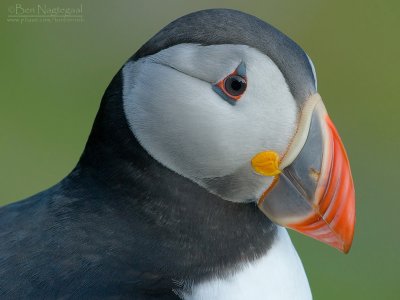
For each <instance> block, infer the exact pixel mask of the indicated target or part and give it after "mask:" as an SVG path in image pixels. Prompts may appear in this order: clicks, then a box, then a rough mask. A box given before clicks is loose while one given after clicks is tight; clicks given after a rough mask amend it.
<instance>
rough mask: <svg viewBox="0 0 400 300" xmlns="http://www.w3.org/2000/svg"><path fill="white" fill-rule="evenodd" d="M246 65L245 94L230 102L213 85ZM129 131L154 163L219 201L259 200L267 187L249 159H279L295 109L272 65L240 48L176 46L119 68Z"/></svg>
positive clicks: (293, 123) (260, 55) (253, 51)
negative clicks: (266, 155)
mask: <svg viewBox="0 0 400 300" xmlns="http://www.w3.org/2000/svg"><path fill="white" fill-rule="evenodd" d="M241 63H243V64H244V65H245V68H246V77H247V89H246V91H245V92H244V94H243V95H242V97H241V99H240V100H239V101H238V102H237V103H236V104H235V105H232V104H231V103H229V102H227V101H226V100H224V99H223V98H222V97H221V96H220V95H219V94H217V93H216V92H215V91H214V90H213V88H212V85H213V84H215V83H217V82H218V81H220V80H221V79H223V78H225V77H226V76H227V75H229V74H231V73H232V72H233V71H234V70H235V69H236V68H237V67H238V66H239V65H240V64H241ZM123 101H124V110H125V114H126V118H127V120H128V123H129V126H130V128H131V130H132V132H133V134H134V135H135V137H136V138H137V139H138V141H139V143H140V144H141V145H142V146H143V148H144V149H145V150H146V151H147V152H148V153H149V154H150V155H151V156H152V157H153V158H154V159H156V160H157V161H158V162H160V163H161V164H163V165H164V166H166V167H168V168H169V169H171V170H173V171H175V172H176V173H178V174H180V175H182V176H184V177H186V178H189V179H190V180H192V181H194V182H196V183H198V184H199V185H201V186H203V187H205V188H206V189H208V190H209V191H210V192H212V193H214V194H217V195H219V196H221V197H222V198H224V199H226V200H229V201H235V202H245V201H254V200H257V199H258V198H259V197H260V196H261V194H262V193H263V191H265V190H266V189H267V188H268V186H269V185H270V184H271V182H272V179H273V178H270V177H264V176H260V175H258V174H256V173H255V172H254V171H253V170H252V168H251V164H250V162H251V159H252V157H253V156H254V155H255V154H257V153H259V152H261V151H266V150H273V151H275V152H277V153H279V154H280V155H283V154H284V153H285V151H286V149H287V148H288V145H289V143H290V141H291V139H292V137H293V136H294V134H295V132H296V128H297V118H298V113H299V107H298V105H297V104H296V101H295V99H294V98H293V95H292V94H291V92H290V89H289V87H288V85H287V83H286V81H285V78H284V76H283V75H282V73H281V72H280V70H279V69H278V67H277V66H276V65H275V64H274V62H273V61H272V60H271V59H270V58H269V57H268V56H266V55H265V54H263V53H261V52H260V51H258V50H256V49H254V48H251V47H249V46H245V45H225V44H223V45H211V46H201V45H196V44H179V45H176V46H173V47H170V48H167V49H165V50H162V51H160V52H158V53H156V54H154V55H150V56H147V57H144V58H141V59H139V60H137V61H129V62H128V63H127V64H125V66H124V68H123Z"/></svg>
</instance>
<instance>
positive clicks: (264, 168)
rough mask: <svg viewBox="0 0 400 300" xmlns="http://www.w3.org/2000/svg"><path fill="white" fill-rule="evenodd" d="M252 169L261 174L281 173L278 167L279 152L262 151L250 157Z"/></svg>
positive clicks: (272, 174)
mask: <svg viewBox="0 0 400 300" xmlns="http://www.w3.org/2000/svg"><path fill="white" fill-rule="evenodd" d="M251 166H252V167H253V169H254V171H256V172H257V173H258V174H260V175H263V176H276V175H278V174H280V173H281V170H280V169H279V154H278V153H276V152H275V151H263V152H260V153H258V154H256V155H255V156H254V157H253V158H252V159H251Z"/></svg>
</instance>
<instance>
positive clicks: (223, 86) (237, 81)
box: [213, 62, 247, 104]
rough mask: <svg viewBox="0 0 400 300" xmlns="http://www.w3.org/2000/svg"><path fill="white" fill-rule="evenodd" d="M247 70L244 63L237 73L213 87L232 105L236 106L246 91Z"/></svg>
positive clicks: (237, 69)
mask: <svg viewBox="0 0 400 300" xmlns="http://www.w3.org/2000/svg"><path fill="white" fill-rule="evenodd" d="M246 88H247V78H246V68H245V65H244V63H243V62H242V63H241V64H240V65H239V66H238V67H237V68H236V70H235V71H233V72H232V73H231V74H229V75H228V76H226V77H225V78H224V79H222V80H220V81H218V82H217V83H216V84H214V85H213V89H214V91H215V92H217V94H219V95H220V96H221V97H222V98H223V99H225V100H227V101H228V102H229V103H230V104H236V102H237V101H239V100H240V97H241V96H242V95H243V93H244V92H245V91H246Z"/></svg>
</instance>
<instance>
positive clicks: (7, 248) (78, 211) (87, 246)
mask: <svg viewBox="0 0 400 300" xmlns="http://www.w3.org/2000/svg"><path fill="white" fill-rule="evenodd" d="M121 93H122V88H121V72H119V73H118V74H117V75H116V76H115V78H114V79H113V81H112V83H111V84H110V86H109V87H108V89H107V91H106V93H105V95H104V97H103V100H102V103H101V107H100V110H99V113H98V115H97V117H96V120H95V123H94V126H93V129H92V132H91V135H90V137H89V140H88V142H87V145H86V148H85V151H84V153H83V155H82V157H81V159H80V161H79V163H78V165H77V166H76V168H75V169H74V170H73V171H72V172H71V174H70V175H68V176H67V177H66V178H65V179H64V180H62V181H61V182H60V183H59V184H57V185H56V186H54V187H52V188H50V189H48V190H46V191H44V192H41V193H39V194H37V195H35V196H33V197H30V198H28V199H26V200H23V201H21V202H17V203H14V204H11V205H8V206H6V207H3V208H2V209H1V210H0V241H1V243H0V296H1V298H4V297H5V298H30V299H32V298H44V297H60V298H61V297H66V298H69V297H71V298H97V297H101V298H131V299H152V298H157V299H175V298H177V296H176V294H175V293H174V292H173V289H179V288H181V284H182V282H183V281H186V282H197V281H199V280H201V279H204V278H206V277H210V276H214V275H217V274H220V275H223V274H226V273H229V272H230V271H231V270H232V269H233V267H234V266H235V265H237V264H239V263H241V262H244V261H248V260H249V261H251V260H253V259H254V258H256V257H258V256H260V255H262V254H264V253H265V252H266V251H267V249H268V248H269V247H270V245H271V243H272V241H273V236H274V231H275V226H274V225H273V224H272V223H271V222H270V221H269V220H268V219H267V218H265V216H264V215H263V214H262V212H261V211H259V209H258V208H257V207H256V206H255V205H254V203H251V204H238V203H231V202H228V201H224V200H222V199H220V198H218V197H217V196H214V195H212V194H210V193H209V192H208V191H206V190H205V189H203V188H201V187H199V186H198V185H197V184H195V183H193V182H191V181H190V180H188V179H186V178H183V177H181V176H179V175H177V174H175V173H174V172H172V171H170V170H169V169H167V168H165V167H163V166H162V165H161V164H159V163H158V162H157V161H155V160H154V159H153V158H151V157H150V156H149V155H148V154H147V152H146V151H145V150H144V149H143V148H142V147H141V146H140V145H139V144H138V142H137V140H136V139H135V137H134V135H133V134H132V132H131V131H130V129H129V127H128V125H127V122H126V120H125V116H124V113H123V108H122V99H121ZM255 228H256V230H255Z"/></svg>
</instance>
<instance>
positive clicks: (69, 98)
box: [0, 0, 400, 299]
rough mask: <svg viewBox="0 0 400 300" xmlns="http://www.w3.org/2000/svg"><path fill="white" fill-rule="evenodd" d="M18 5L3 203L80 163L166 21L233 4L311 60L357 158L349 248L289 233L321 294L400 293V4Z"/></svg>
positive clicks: (7, 36) (6, 113) (6, 111)
mask: <svg viewBox="0 0 400 300" xmlns="http://www.w3.org/2000/svg"><path fill="white" fill-rule="evenodd" d="M15 3H16V2H15V1H4V0H3V1H2V2H1V4H0V15H1V16H2V17H1V18H2V19H1V20H0V41H1V46H0V51H1V52H0V54H1V55H0V62H1V63H0V66H1V67H0V68H1V69H0V70H1V71H0V93H1V98H0V204H6V203H9V202H13V201H17V200H19V199H22V198H24V197H27V196H29V195H32V194H34V193H36V192H38V191H40V190H43V189H46V188H47V187H49V186H51V185H53V184H55V183H56V182H58V181H59V180H60V179H62V178H63V177H64V176H65V175H66V174H67V173H68V172H69V171H70V170H71V169H72V168H73V167H74V165H75V163H76V162H77V160H78V158H79V156H80V154H81V152H82V149H83V147H84V145H85V142H86V139H87V136H88V134H89V131H90V128H91V125H92V122H93V119H94V117H95V114H96V112H97V109H98V107H99V103H100V99H101V96H102V94H103V92H104V90H105V88H106V87H107V85H108V83H109V82H110V80H111V78H112V77H113V75H114V74H115V73H116V72H117V71H118V69H119V68H120V66H121V65H122V64H123V63H124V61H125V60H126V59H127V58H128V57H129V56H131V55H132V54H133V53H134V52H135V51H136V50H137V49H138V47H139V46H140V45H142V44H143V43H144V42H145V41H146V40H147V39H149V38H150V37H151V36H152V35H153V34H155V33H156V32H157V31H158V30H159V29H160V28H161V27H163V26H164V25H166V24H167V23H169V22H170V21H172V20H174V19H175V18H177V17H179V16H181V15H184V14H186V13H189V12H192V11H195V10H199V9H204V8H212V7H229V8H235V9H239V10H242V11H245V12H248V13H250V14H253V15H256V16H258V17H259V18H261V19H263V20H265V21H267V22H269V23H271V24H273V25H274V26H276V27H277V28H279V29H280V30H281V31H283V32H284V33H286V34H287V35H289V36H290V37H291V38H292V39H294V40H295V41H296V42H297V43H299V44H300V45H301V46H302V47H303V49H304V50H305V51H306V52H307V53H308V54H309V56H310V57H311V58H312V59H313V62H314V64H315V67H316V69H317V74H318V86H319V92H320V94H321V95H322V97H323V99H324V101H325V104H326V106H327V108H328V111H329V112H330V115H331V117H332V119H333V120H334V122H335V123H336V126H337V128H338V130H339V132H340V133H341V136H342V139H343V141H344V143H345V145H346V148H347V151H348V154H349V156H350V161H351V165H352V170H353V176H354V180H355V184H356V193H357V225H356V233H355V239H354V244H353V248H352V250H351V252H350V254H349V255H342V254H341V253H339V252H338V251H336V250H334V249H331V248H329V247H327V246H325V245H323V244H321V243H318V242H316V241H313V240H311V239H309V238H306V237H303V236H300V235H298V234H296V233H291V235H292V237H293V240H294V243H295V245H296V248H297V250H298V251H299V254H300V256H301V258H302V260H303V263H304V266H305V269H306V271H307V274H308V277H309V280H310V284H311V287H312V290H313V294H314V298H315V299H400V296H399V295H400V282H399V281H400V272H399V268H400V258H399V255H400V235H399V229H400V218H399V216H398V214H399V210H400V197H399V190H398V189H399V188H400V183H398V181H399V176H398V168H399V167H400V159H399V157H398V155H399V154H400V153H399V148H400V147H399V146H400V139H399V125H398V120H399V118H398V114H399V113H398V112H399V109H400V99H399V96H398V95H399V92H400V91H399V85H400V82H399V70H400V63H399V61H400V59H399V57H400V2H399V1H369V0H368V1H329V2H328V1H310V0H309V1H295V0H293V1H282V0H281V1H257V2H255V1H234V0H230V1H217V0H213V1H154V0H152V1H141V2H139V1H127V0H125V1H105V0H103V1H94V0H93V1H84V0H82V1H68V2H66V1H50V0H40V1H23V0H21V1H17V3H20V4H21V5H22V6H23V7H32V6H36V5H37V4H47V5H48V6H51V7H55V6H58V5H60V6H63V7H75V6H80V4H82V5H83V16H84V20H83V22H71V23H61V24H59V23H57V24H55V23H25V24H17V23H12V22H9V20H8V19H7V18H8V17H7V16H8V15H9V13H10V12H11V10H12V8H13V7H15ZM67 3H68V4H67Z"/></svg>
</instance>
